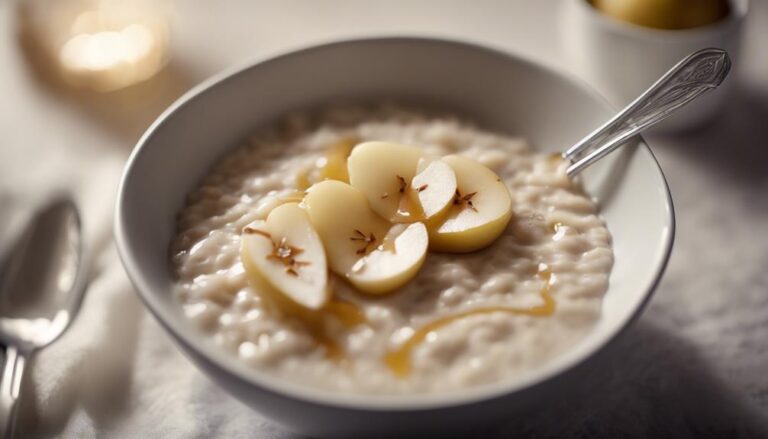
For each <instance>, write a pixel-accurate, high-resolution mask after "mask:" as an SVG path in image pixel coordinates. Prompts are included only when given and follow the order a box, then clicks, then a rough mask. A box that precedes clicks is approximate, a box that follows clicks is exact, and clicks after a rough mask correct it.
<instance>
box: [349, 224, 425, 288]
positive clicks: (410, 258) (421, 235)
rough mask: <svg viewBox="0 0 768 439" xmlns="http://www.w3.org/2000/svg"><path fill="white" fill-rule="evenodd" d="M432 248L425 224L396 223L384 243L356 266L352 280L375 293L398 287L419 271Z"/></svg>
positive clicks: (350, 276) (358, 286)
mask: <svg viewBox="0 0 768 439" xmlns="http://www.w3.org/2000/svg"><path fill="white" fill-rule="evenodd" d="M428 247H429V234H428V233H427V228H426V226H425V225H424V224H423V223H420V222H416V223H411V224H395V225H393V226H392V227H391V228H390V229H389V231H388V232H387V234H386V235H385V236H384V240H383V242H382V244H381V245H379V246H378V247H376V249H375V250H373V251H372V252H370V253H369V254H368V255H366V256H365V257H363V258H361V259H359V260H358V261H357V262H356V263H355V265H353V266H352V273H351V274H350V275H349V280H350V282H352V284H353V285H355V286H356V287H357V288H359V289H360V290H363V291H365V292H367V293H371V294H384V293H387V292H390V291H393V290H396V289H398V288H400V287H401V286H403V285H405V284H406V283H408V281H409V280H411V279H413V277H414V276H416V274H417V273H418V272H419V269H420V268H421V266H422V264H424V259H425V258H426V255H427V249H428Z"/></svg>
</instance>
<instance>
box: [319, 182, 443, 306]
mask: <svg viewBox="0 0 768 439" xmlns="http://www.w3.org/2000/svg"><path fill="white" fill-rule="evenodd" d="M304 204H305V206H306V209H307V213H308V214H309V218H310V221H311V222H312V225H313V226H314V228H315V230H317V233H318V235H319V236H320V239H321V240H322V241H323V244H324V246H325V251H326V254H327V256H328V265H329V266H330V268H331V271H333V272H334V273H336V274H338V275H340V276H342V277H344V278H346V279H347V280H349V282H350V283H352V285H354V286H355V287H357V289H359V290H360V291H362V292H365V293H369V294H383V293H387V292H390V291H392V290H395V289H397V288H399V287H400V286H402V285H404V284H405V283H406V282H408V281H409V280H410V279H411V278H412V277H413V276H414V275H415V274H416V273H417V272H418V270H419V268H420V267H421V265H422V263H423V262H424V258H425V256H426V253H427V247H428V234H427V230H426V227H425V226H424V225H423V224H422V223H414V224H410V225H395V226H391V224H390V223H389V222H388V221H385V220H384V219H383V218H381V217H379V216H378V215H377V214H376V213H375V212H374V211H373V210H372V209H371V207H370V206H369V204H368V200H367V199H366V197H365V195H363V193H362V192H361V191H359V190H357V189H355V188H354V187H352V186H350V185H348V184H345V183H342V182H339V181H334V180H326V181H323V182H320V183H317V184H315V185H313V186H312V187H310V188H309V190H308V191H307V196H306V197H305V199H304Z"/></svg>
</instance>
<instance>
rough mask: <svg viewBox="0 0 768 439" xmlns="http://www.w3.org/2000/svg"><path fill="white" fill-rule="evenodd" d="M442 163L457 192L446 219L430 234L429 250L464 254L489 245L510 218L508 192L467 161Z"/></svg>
mask: <svg viewBox="0 0 768 439" xmlns="http://www.w3.org/2000/svg"><path fill="white" fill-rule="evenodd" d="M442 160H443V161H444V162H445V163H447V164H448V165H449V166H450V167H451V168H452V169H453V171H454V173H455V174H456V183H457V189H456V192H455V194H454V198H453V202H452V206H451V208H450V209H449V211H448V213H447V215H446V219H445V220H444V221H443V222H442V223H441V224H440V225H439V226H438V227H436V228H435V229H432V230H430V235H429V246H430V249H432V250H435V251H441V252H450V253H467V252H472V251H475V250H479V249H481V248H484V247H486V246H488V245H490V244H491V243H492V242H493V241H494V240H495V239H496V238H497V237H498V236H499V235H500V234H501V233H502V232H503V231H504V229H505V228H506V227H507V224H508V223H509V220H510V219H511V218H512V198H511V196H510V194H509V189H507V186H506V185H505V184H504V182H503V181H501V178H499V176H498V175H496V173H494V172H493V171H491V170H490V169H488V168H487V167H485V166H483V165H481V164H480V163H477V162H476V161H474V160H472V159H470V158H467V157H464V156H460V155H449V156H446V157H443V159H442Z"/></svg>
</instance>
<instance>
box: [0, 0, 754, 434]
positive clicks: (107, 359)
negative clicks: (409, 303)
mask: <svg viewBox="0 0 768 439" xmlns="http://www.w3.org/2000/svg"><path fill="white" fill-rule="evenodd" d="M324 3H325V7H323V8H319V9H318V8H317V7H314V6H311V5H314V4H317V3H315V2H300V1H291V2H227V3H225V4H224V3H222V4H217V5H216V6H215V7H214V6H212V5H211V4H209V3H208V2H192V1H178V2H177V3H176V7H177V14H176V23H175V25H176V33H175V34H174V38H175V39H174V58H173V62H172V63H171V65H170V66H169V67H168V69H167V70H166V71H164V72H163V73H162V74H160V75H159V76H158V77H157V78H155V79H153V80H152V81H151V82H149V83H147V84H144V85H141V86H139V87H137V88H135V89H132V90H128V91H125V92H118V93H115V94H111V95H92V94H88V93H81V92H75V91H70V90H67V89H65V88H62V87H60V86H58V85H56V84H55V83H51V82H50V81H48V80H46V79H45V78H44V77H41V76H40V72H39V70H38V69H37V68H36V67H35V62H34V59H32V58H31V57H30V54H29V53H28V52H26V51H25V50H24V49H23V46H22V45H19V44H18V41H17V40H16V39H15V37H14V29H15V21H14V20H15V19H16V18H15V12H14V2H2V3H0V33H1V34H2V36H3V38H2V39H0V91H1V92H2V96H3V101H4V103H3V104H2V106H0V133H2V134H0V143H2V148H0V246H2V245H3V244H4V243H6V242H7V240H8V239H10V237H12V236H13V233H14V230H15V226H18V225H19V224H21V223H23V221H24V216H25V215H27V214H28V213H29V211H30V209H32V208H33V207H34V206H35V205H37V204H39V203H40V202H41V201H42V200H44V199H45V198H47V197H49V196H51V194H53V193H55V192H56V191H59V190H66V191H69V192H72V193H74V194H75V195H76V197H77V199H78V202H79V203H80V205H81V206H82V208H83V210H84V217H85V225H86V228H87V236H88V245H89V249H90V250H91V253H92V254H93V267H92V271H91V276H90V277H91V284H90V286H89V289H88V292H87V296H86V299H85V302H84V304H83V308H82V312H81V314H80V316H79V317H78V318H77V320H76V321H75V322H74V324H73V326H72V327H71V329H70V330H69V331H68V332H67V333H66V334H65V335H64V336H63V338H62V339H61V340H59V341H58V342H56V343H55V344H53V345H52V346H50V347H49V348H47V349H45V350H44V351H42V352H40V353H39V355H37V356H36V357H35V359H34V361H32V363H31V365H30V367H29V370H28V375H27V380H26V381H25V383H24V388H23V395H22V403H21V413H20V420H19V429H18V433H19V436H18V437H24V438H35V437H66V438H90V437H117V438H134V437H135V438H153V437H163V438H168V439H170V438H246V437H248V438H251V437H257V438H265V439H271V438H288V437H294V436H293V435H292V434H290V433H288V432H287V430H285V429H284V428H283V427H280V426H275V425H273V424H271V423H269V422H268V421H266V420H265V419H263V418H262V417H260V416H259V415H258V414H257V413H254V412H253V411H251V410H249V409H248V408H246V407H245V406H243V405H242V404H240V403H239V402H237V401H236V400H234V399H233V398H232V397H230V396H229V395H228V394H226V393H224V392H223V391H222V390H221V389H219V388H217V387H216V386H215V385H213V384H212V383H211V382H210V381H208V380H207V379H206V378H205V377H204V376H203V375H202V374H201V373H200V372H198V371H197V370H196V369H195V368H194V367H193V366H192V365H191V363H189V362H188V361H187V360H186V359H185V358H184V357H183V356H182V355H181V354H180V353H179V351H178V350H176V348H175V347H174V346H173V345H172V343H171V341H170V339H169V337H168V336H166V335H165V333H164V332H163V331H162V329H161V328H160V327H159V326H158V324H157V323H156V322H155V321H154V319H153V318H152V317H151V316H150V315H149V314H148V313H147V312H146V311H145V310H144V308H143V306H142V305H141V303H140V302H139V300H138V299H137V297H136V296H135V294H134V292H133V290H132V288H131V286H130V284H129V282H128V280H127V278H126V276H125V274H124V273H123V270H122V267H121V265H120V263H119V261H118V258H117V256H116V253H115V249H114V245H113V243H112V238H111V225H112V209H113V204H114V198H115V197H114V196H115V192H116V185H117V181H118V179H119V174H120V171H121V168H122V166H123V163H124V161H125V159H126V158H127V155H128V153H129V151H130V148H131V146H132V145H133V143H134V142H135V141H136V139H137V138H138V136H139V135H140V133H141V132H142V131H143V130H144V129H145V128H146V126H147V125H148V124H149V122H150V121H151V120H152V119H153V118H154V117H155V116H156V115H157V114H158V113H159V112H160V111H161V110H162V108H164V107H165V106H167V105H168V104H169V103H170V102H171V101H172V100H173V99H174V98H175V97H177V96H178V95H179V94H180V93H182V92H183V91H184V90H186V89H188V88H189V87H190V86H191V85H193V84H194V83H196V82H199V81H200V80H201V79H203V78H204V77H206V76H208V75H210V74H212V73H214V72H216V71H218V70H220V69H221V68H223V67H226V66H228V65H231V64H233V63H236V62H241V61H242V60H243V59H247V58H249V57H252V56H254V55H264V54H268V53H271V52H274V51H277V50H282V49H284V48H286V47H291V46H295V45H297V44H307V43H310V42H312V41H316V40H321V39H322V40H324V39H328V38H331V37H337V36H348V35H350V34H355V35H361V34H363V33H370V34H381V33H404V32H408V33H421V34H439V35H449V36H453V37H456V38H467V39H471V40H474V41H479V42H488V43H491V44H494V45H495V46H499V47H506V48H508V49H509V50H512V51H516V52H518V53H522V54H523V55H525V56H529V57H532V58H534V59H537V60H539V61H542V62H546V63H548V64H550V65H557V64H558V63H559V62H560V60H561V59H562V57H561V56H560V52H559V50H560V49H559V45H558V38H557V37H558V36H557V34H556V31H555V27H554V25H546V24H547V23H550V22H551V23H554V21H553V20H554V14H555V12H556V10H557V8H558V2H555V1H539V2H530V1H527V0H518V1H488V2H483V3H481V4H475V3H474V2H459V1H451V2H430V1H424V2H418V3H417V4H410V3H409V2H401V3H402V4H400V5H399V6H384V3H377V4H375V5H373V4H371V3H369V2H346V1H333V2H330V1H329V2H324ZM363 4H368V5H369V6H368V7H367V8H366V7H365V6H363ZM387 4H388V5H390V3H387ZM211 8H213V10H212V9H211ZM437 8H439V9H437ZM437 10H439V11H440V13H439V14H438V15H435V12H434V11H437ZM339 23H344V24H345V27H340V26H339ZM297 26H300V27H301V30H302V32H295V31H294V30H293V29H294V28H295V27H297ZM340 29H341V30H340ZM766 39H768V4H766V2H763V1H759V0H755V1H753V2H752V12H751V17H750V22H749V23H748V28H747V33H746V42H745V43H746V44H745V50H744V56H743V60H744V63H743V65H742V67H741V69H738V70H737V71H736V72H735V74H734V77H733V78H731V79H732V80H734V81H737V82H738V84H737V85H738V87H736V92H737V93H736V97H735V99H734V101H733V102H731V103H729V105H728V107H727V108H725V109H724V112H723V117H722V118H721V119H720V120H718V121H716V122H714V123H712V124H710V125H708V126H706V127H703V128H702V129H700V130H698V131H696V132H691V133H687V134H684V135H679V136H675V137H658V136H652V137H650V139H649V141H650V143H651V145H652V147H653V149H654V151H655V153H656V154H657V157H658V158H659V161H660V163H661V165H662V167H663V168H664V170H665V172H666V174H667V177H668V179H669V183H670V186H671V190H672V194H673V197H674V200H675V204H676V212H677V219H678V228H677V239H676V244H675V250H674V253H673V256H672V259H671V261H670V264H669V267H668V270H667V273H666V275H665V277H664V280H663V281H662V283H661V285H660V287H659V289H658V291H657V292H656V295H655V296H654V298H653V300H652V302H651V304H650V305H649V307H648V309H647V310H646V312H645V313H644V314H643V316H642V317H641V318H640V319H639V320H638V321H637V322H636V323H635V324H634V325H633V326H632V327H631V328H630V329H629V330H628V331H627V332H626V333H625V334H624V335H623V336H622V337H621V338H620V339H619V340H618V341H617V342H616V343H614V344H613V345H612V346H611V347H610V348H609V349H608V350H607V351H606V352H605V353H604V354H602V355H601V356H600V357H599V358H598V359H597V361H595V362H594V363H593V365H592V366H591V369H590V370H589V372H588V374H587V377H586V379H585V380H584V382H583V383H581V384H580V385H579V386H578V387H577V388H576V389H575V390H573V391H570V392H566V393H564V394H563V395H561V397H558V398H557V399H555V400H553V401H551V402H550V403H548V404H547V406H546V408H545V409H544V410H542V411H541V412H538V413H537V414H535V415H531V416H530V417H528V418H526V419H522V420H516V421H513V422H512V423H511V424H509V425H504V426H493V427H490V426H489V431H488V433H487V435H488V437H510V436H512V435H513V434H514V435H520V436H523V437H525V436H529V437H537V438H587V437H589V438H614V437H623V438H644V437H654V438H656V437H675V438H709V437H713V438H716V437H717V438H719V437H723V438H762V437H768V374H766V371H768V270H766V267H768V171H766V164H768V148H767V147H766V140H765V139H766V138H768V126H766V121H768V70H766V68H765V66H768V54H767V53H766V52H765V50H764V47H761V44H762V45H763V46H764V42H765V41H766ZM595 85H596V86H597V87H598V88H599V84H595ZM585 128H586V127H585Z"/></svg>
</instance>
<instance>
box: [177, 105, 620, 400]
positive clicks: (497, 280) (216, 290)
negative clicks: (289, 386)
mask: <svg viewBox="0 0 768 439" xmlns="http://www.w3.org/2000/svg"><path fill="white" fill-rule="evenodd" d="M348 139H357V140H360V141H364V140H387V141H394V142H401V143H407V144H412V145H416V146H420V147H423V148H424V150H425V151H426V152H427V153H429V154H434V155H446V154H452V153H460V154H463V155H466V156H468V157H471V158H473V159H475V160H477V161H478V162H480V163H482V164H484V165H486V166H488V167H489V168H491V169H493V170H494V171H495V172H496V173H497V174H498V175H499V176H500V177H501V178H502V179H503V181H504V182H505V183H506V184H507V186H508V188H509V190H510V192H511V195H512V200H513V218H512V221H511V222H510V224H509V226H508V227H507V230H506V231H505V232H504V233H503V234H502V235H501V236H500V237H499V238H498V239H497V241H496V242H495V243H494V244H493V245H491V246H490V247H488V248H486V249H484V250H481V251H479V252H476V253H470V254H438V253H432V252H430V254H429V255H428V256H427V260H426V262H425V264H424V266H423V267H422V269H421V271H420V272H419V273H418V274H417V276H416V277H415V279H413V280H412V281H411V282H410V283H408V284H407V285H406V286H405V287H404V288H402V289H400V290H399V291H396V292H394V293H392V294H389V295H387V296H385V297H382V298H371V297H370V296H364V295H361V294H360V293H358V292H355V291H353V289H352V287H350V286H349V285H348V284H347V283H345V282H343V281H341V280H340V279H338V278H336V279H335V280H334V283H333V293H334V295H335V297H337V298H340V299H341V300H344V301H347V302H351V303H353V304H356V305H357V306H358V307H359V308H360V310H361V311H362V312H363V313H364V316H365V322H364V323H363V324H360V325H357V326H354V327H347V326H344V325H342V324H341V323H340V322H339V321H338V320H334V319H326V322H325V334H326V338H327V339H331V340H333V341H334V343H335V344H336V345H337V346H338V347H339V348H340V349H341V351H342V352H343V357H342V358H337V357H334V356H329V355H328V352H327V350H328V345H327V344H326V343H318V340H317V337H316V336H313V333H312V332H311V331H309V330H308V329H306V327H305V326H304V325H302V324H301V322H298V321H296V320H292V319H290V318H288V319H286V318H280V317H279V316H275V315H274V313H270V312H267V310H265V308H264V303H263V301H262V300H261V298H260V297H259V295H258V294H257V293H256V292H255V291H254V290H253V289H252V288H251V287H250V286H249V284H248V281H247V279H246V276H245V273H244V270H243V267H242V265H241V263H240V233H241V230H242V228H243V227H244V226H246V225H247V224H249V223H250V222H252V221H254V220H256V219H264V218H265V217H266V214H267V213H268V212H269V210H270V208H271V207H272V206H274V203H275V201H276V200H277V199H279V198H280V197H285V196H290V194H294V193H295V192H296V190H297V185H301V181H302V180H307V179H308V180H309V181H310V182H312V181H313V180H314V179H317V178H318V172H319V171H318V166H322V164H323V160H325V157H326V154H327V152H328V149H329V147H330V146H331V145H335V144H338V143H339V142H343V141H345V140H348ZM339 214H340V215H343V212H340V213H339ZM171 251H172V265H173V268H174V270H175V272H176V276H177V284H176V287H175V294H176V296H177V298H178V300H179V302H180V304H181V306H182V307H183V309H184V312H185V314H186V315H187V316H188V317H189V318H190V319H191V320H192V321H194V322H195V323H196V324H197V326H198V327H200V328H201V329H202V330H203V331H204V332H206V333H208V334H210V336H211V337H213V339H214V340H215V342H216V343H217V344H218V345H220V346H221V347H222V348H224V349H226V350H228V351H230V352H231V354H232V355H236V356H238V357H239V358H240V360H241V361H243V362H245V363H247V364H249V365H251V366H252V367H254V368H257V369H259V370H263V371H267V372H268V373H270V374H272V375H275V376H279V377H283V378H286V379H289V380H291V381H293V382H300V383H302V384H306V385H309V386H313V387H319V388H325V389H332V390H336V391H342V392H349V393H368V394H386V393H390V394H391V393H428V392H439V391H446V390H452V389H459V388H466V387H469V386H473V385H477V384H482V383H488V382H493V381H498V380H502V379H504V380H507V379H514V377H519V376H521V375H522V374H525V373H528V372H531V371H532V370H534V369H536V368H537V367H540V366H542V365H543V364H545V363H547V362H548V361H550V360H551V359H552V358H553V357H555V356H556V355H558V354H560V353H562V352H564V351H565V350H567V349H569V347H571V346H573V345H574V344H575V343H576V342H578V341H579V340H580V339H582V338H583V337H584V336H585V335H586V334H587V333H588V332H589V331H590V329H591V328H592V327H593V325H594V324H595V322H596V321H597V320H598V319H599V317H600V310H601V302H602V296H603V294H604V293H605V291H606V289H607V287H608V277H609V273H610V270H611V266H612V264H613V252H612V250H611V236H610V234H609V232H608V230H607V229H606V226H605V224H604V222H603V220H602V219H601V218H600V216H599V213H598V209H597V206H596V204H595V203H594V202H593V201H592V200H591V199H590V198H589V197H588V196H587V195H586V194H585V193H584V192H583V191H582V189H581V188H580V187H579V186H578V185H577V184H574V183H573V182H571V181H570V180H569V179H568V178H567V177H566V175H565V164H564V163H563V162H562V161H561V160H558V159H556V158H554V157H552V156H551V155H549V154H538V153H535V152H534V151H532V150H531V149H530V148H529V146H528V145H527V144H526V142H525V141H524V140H522V139H519V138H511V137H507V136H503V135H499V134H494V133H490V132H487V131H483V130H480V129H478V128H476V127H474V126H472V125H470V124H468V123H466V122H464V121H461V120H458V119H456V118H454V117H444V116H435V115H431V113H426V112H421V111H416V110H412V109H410V108H408V107H399V106H395V105H390V104H381V105H375V106H336V107H329V108H327V109H325V110H323V111H320V112H314V113H302V114H294V115H290V116H288V117H286V118H285V120H284V121H283V122H282V123H280V124H278V125H276V126H275V127H273V128H271V129H266V130H261V131H259V132H257V133H256V134H255V135H253V136H251V137H250V138H249V139H248V140H247V142H246V144H245V145H243V146H242V147H240V148H239V149H236V150H235V151H233V152H231V153H229V154H228V155H226V156H224V157H223V158H222V159H221V160H220V161H219V162H218V163H217V164H216V165H215V167H214V168H213V170H212V171H211V172H210V174H208V175H207V176H206V177H205V178H204V180H203V181H202V183H201V185H200V187H198V188H197V189H196V190H195V191H194V192H192V193H191V194H190V195H189V197H188V200H187V204H186V207H184V209H183V210H182V211H181V213H180V215H179V219H178V235H177V236H176V238H175V239H174V241H173V243H172V245H171ZM542 264H544V265H542ZM542 267H544V268H545V269H546V270H547V272H548V273H551V276H549V280H548V281H547V279H546V278H545V277H544V276H542V275H541V272H540V271H541V270H542ZM545 288H548V292H549V294H550V295H551V297H552V299H553V301H554V304H555V308H554V312H553V313H552V314H551V315H542V316H531V315H525V314H514V313H508V312H491V313H482V314H476V315H469V316H466V317H463V318H457V319H455V320H452V321H450V322H449V323H447V324H445V325H443V326H441V327H439V328H436V329H435V330H434V331H432V332H430V333H429V334H428V335H427V336H426V337H425V338H424V340H423V342H421V343H418V344H415V345H414V347H413V350H412V351H411V352H410V358H411V360H410V361H411V373H410V374H409V375H408V376H405V377H398V376H396V375H395V374H393V372H392V370H390V369H389V368H388V366H387V364H386V362H385V361H383V358H384V357H385V356H386V354H387V353H389V352H392V351H395V350H396V349H398V347H400V346H402V344H403V343H404V342H405V341H407V340H408V339H409V338H410V337H411V336H412V335H413V334H414V331H417V330H418V329H419V328H421V327H423V326H424V325H426V324H428V323H430V322H434V321H436V320H438V319H440V318H443V317H446V316H452V315H456V314H459V313H462V312H464V311H467V310H472V309H477V308H489V307H507V308H510V307H511V308H515V309H531V308H536V307H537V306H538V307H540V306H541V303H542V300H543V299H544V294H543V291H544V289H545Z"/></svg>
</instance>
